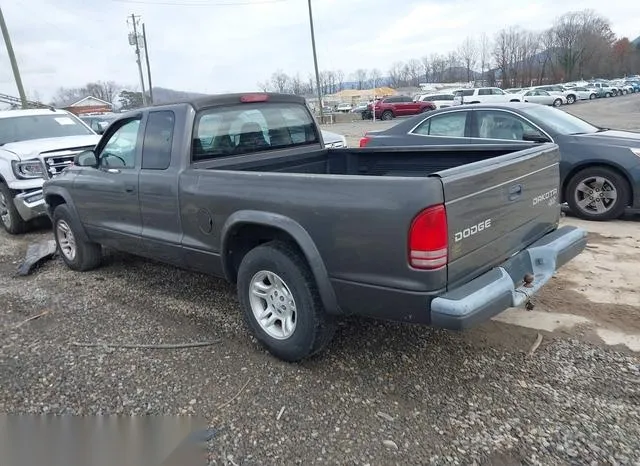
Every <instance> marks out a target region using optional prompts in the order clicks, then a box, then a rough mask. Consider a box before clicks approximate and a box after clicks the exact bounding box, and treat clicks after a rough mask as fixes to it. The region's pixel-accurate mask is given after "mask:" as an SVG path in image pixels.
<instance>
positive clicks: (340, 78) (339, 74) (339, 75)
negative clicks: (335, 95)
mask: <svg viewBox="0 0 640 466" xmlns="http://www.w3.org/2000/svg"><path fill="white" fill-rule="evenodd" d="M335 77H336V83H337V84H338V91H342V90H343V89H344V71H342V70H337V71H336V72H335Z"/></svg>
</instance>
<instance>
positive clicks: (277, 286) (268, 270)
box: [238, 241, 335, 362]
mask: <svg viewBox="0 0 640 466" xmlns="http://www.w3.org/2000/svg"><path fill="white" fill-rule="evenodd" d="M238 299H239V301H240V305H241V307H242V310H243V311H244V318H245V322H246V324H247V326H248V327H249V330H250V331H251V333H253V335H254V336H255V337H256V338H257V339H258V341H259V342H260V343H261V344H262V345H263V346H264V347H265V348H266V349H267V350H268V351H269V352H270V353H271V354H273V355H274V356H276V357H278V358H280V359H283V360H285V361H290V362H293V361H299V360H301V359H304V358H306V357H309V356H311V355H313V354H316V353H318V352H320V351H322V350H323V349H324V348H325V347H326V346H327V345H328V344H329V342H330V341H331V338H332V337H333V334H334V332H335V321H334V319H332V318H331V317H330V316H329V315H327V314H326V312H325V310H324V307H323V305H322V301H321V299H320V295H319V293H318V289H317V286H316V283H315V280H314V278H313V275H312V273H311V271H310V270H309V267H308V266H307V263H306V262H305V260H304V259H303V258H302V257H301V255H300V254H299V253H298V252H297V250H296V249H295V248H294V247H293V246H291V245H289V244H287V243H284V242H281V241H272V242H269V243H266V244H264V245H261V246H258V247H256V248H255V249H252V250H251V251H249V252H248V253H247V254H246V255H245V256H244V258H243V259H242V262H241V264H240V268H239V270H238Z"/></svg>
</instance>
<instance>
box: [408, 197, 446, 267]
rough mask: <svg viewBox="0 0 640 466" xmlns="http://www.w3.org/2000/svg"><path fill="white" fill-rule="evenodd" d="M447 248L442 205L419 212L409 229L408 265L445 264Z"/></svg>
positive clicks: (441, 265)
mask: <svg viewBox="0 0 640 466" xmlns="http://www.w3.org/2000/svg"><path fill="white" fill-rule="evenodd" d="M448 249H449V234H448V226H447V211H446V209H445V207H444V205H443V204H440V205H437V206H433V207H429V208H428V209H425V210H423V211H422V212H420V213H419V214H418V215H417V216H416V217H415V218H414V219H413V222H412V223H411V229H410V230H409V265H411V267H413V268H414V269H423V270H435V269H440V268H442V267H444V266H445V265H447V262H448Z"/></svg>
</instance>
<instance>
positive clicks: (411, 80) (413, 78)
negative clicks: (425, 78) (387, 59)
mask: <svg viewBox="0 0 640 466" xmlns="http://www.w3.org/2000/svg"><path fill="white" fill-rule="evenodd" d="M405 66H406V68H405V69H406V74H407V76H406V81H407V84H408V85H410V86H418V85H419V84H420V76H422V63H421V62H420V60H417V59H415V58H412V59H411V60H409V61H408V62H407V63H406V65H405Z"/></svg>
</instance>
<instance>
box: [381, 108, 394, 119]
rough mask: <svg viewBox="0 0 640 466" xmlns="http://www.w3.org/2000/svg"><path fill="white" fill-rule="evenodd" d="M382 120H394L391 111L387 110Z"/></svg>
mask: <svg viewBox="0 0 640 466" xmlns="http://www.w3.org/2000/svg"><path fill="white" fill-rule="evenodd" d="M381 119H382V120H385V121H387V120H393V112H392V111H391V110H385V111H384V112H382V116H381Z"/></svg>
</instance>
